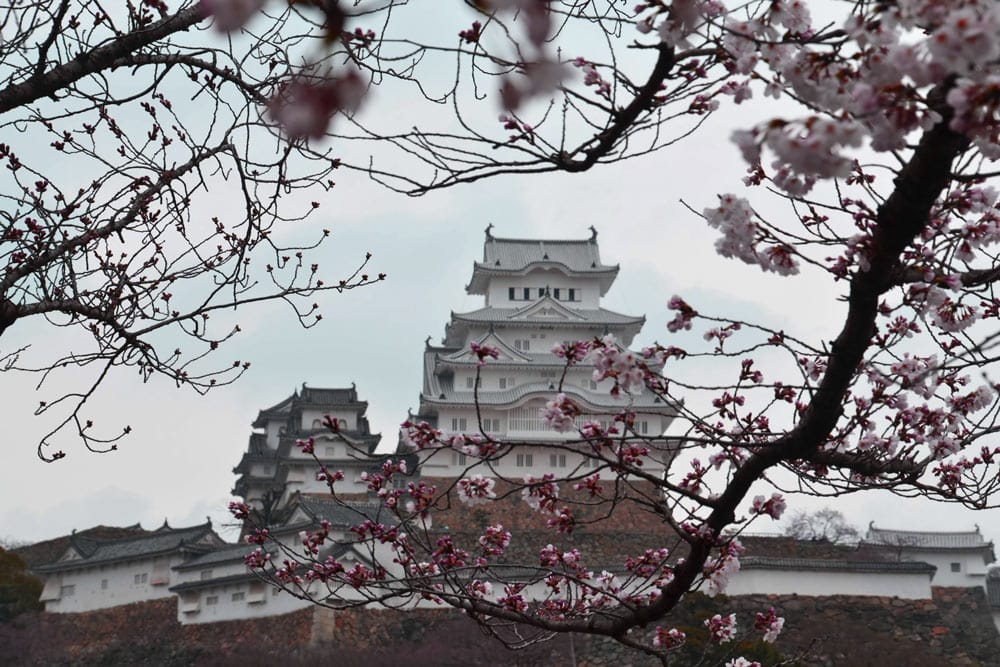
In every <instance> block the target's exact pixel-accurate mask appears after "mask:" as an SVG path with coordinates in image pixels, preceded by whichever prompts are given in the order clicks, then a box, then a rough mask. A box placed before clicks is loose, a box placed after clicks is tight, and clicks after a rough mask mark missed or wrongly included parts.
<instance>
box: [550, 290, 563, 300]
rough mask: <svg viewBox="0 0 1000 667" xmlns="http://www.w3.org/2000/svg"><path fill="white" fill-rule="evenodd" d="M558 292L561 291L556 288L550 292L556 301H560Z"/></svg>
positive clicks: (560, 297) (560, 296)
mask: <svg viewBox="0 0 1000 667" xmlns="http://www.w3.org/2000/svg"><path fill="white" fill-rule="evenodd" d="M560 292H561V290H560V289H559V288H558V287H557V288H555V289H554V290H552V296H554V297H555V298H556V301H562V295H561V294H560Z"/></svg>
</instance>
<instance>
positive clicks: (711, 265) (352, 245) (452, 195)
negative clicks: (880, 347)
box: [0, 96, 1000, 541]
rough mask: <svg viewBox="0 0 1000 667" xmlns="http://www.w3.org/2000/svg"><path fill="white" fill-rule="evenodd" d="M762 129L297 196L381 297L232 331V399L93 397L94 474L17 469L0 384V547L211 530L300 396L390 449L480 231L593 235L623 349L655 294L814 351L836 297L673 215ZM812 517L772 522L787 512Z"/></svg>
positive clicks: (997, 529) (688, 217)
mask: <svg viewBox="0 0 1000 667" xmlns="http://www.w3.org/2000/svg"><path fill="white" fill-rule="evenodd" d="M370 104H371V105H372V106H373V110H372V111H371V113H372V114H377V113H379V109H380V107H378V105H379V104H381V105H382V107H381V109H385V108H387V105H397V104H405V101H404V100H397V99H391V100H387V99H386V98H385V97H384V96H383V97H382V98H381V99H379V97H378V96H376V97H375V98H373V99H372V100H371V101H370ZM495 111H496V109H492V110H490V113H491V114H492V113H495ZM764 114H765V112H764V111H762V110H756V111H755V107H752V106H748V107H741V108H739V109H737V110H735V111H726V112H724V113H720V114H718V116H717V117H715V118H713V119H712V120H711V121H710V122H709V123H708V124H707V125H706V126H705V127H704V128H703V129H702V130H701V131H700V132H699V133H698V134H696V135H695V136H693V137H692V138H690V139H689V140H687V141H685V142H684V143H682V144H680V145H678V146H676V147H674V148H672V149H669V150H666V151H663V152H660V153H658V154H656V155H653V156H651V157H647V158H643V159H639V160H635V161H631V162H627V163H624V164H619V165H614V166H607V167H599V168H597V169H595V170H592V171H591V172H588V173H584V174H578V175H572V176H569V175H541V176H528V177H504V178H498V179H492V180H486V181H481V182H478V183H475V184H472V185H467V186H461V187H456V188H452V189H449V190H444V191H440V192H435V193H431V194H429V195H426V196H424V197H421V198H416V199H414V198H408V197H405V196H403V195H397V194H394V193H391V192H388V191H386V190H385V189H382V188H380V187H378V186H377V185H375V184H372V183H370V182H368V181H367V180H365V178H364V177H363V176H361V175H358V174H354V173H350V172H341V173H338V175H337V176H338V184H337V187H336V188H334V190H333V191H332V192H330V193H328V194H322V193H314V194H309V195H306V197H308V198H314V199H319V200H320V201H321V202H322V204H323V206H322V207H321V209H320V212H321V215H320V216H318V217H315V218H313V219H312V222H311V223H309V224H313V225H316V226H317V227H329V228H330V229H331V230H332V232H333V234H332V237H331V239H330V242H329V243H328V244H327V246H326V247H325V248H324V250H323V251H322V255H321V264H322V265H323V267H324V270H329V271H331V272H332V274H333V275H334V276H336V275H337V274H338V272H337V271H336V270H333V267H338V266H343V267H348V266H353V263H354V262H356V261H358V260H359V259H360V258H362V257H363V255H364V253H365V252H367V251H370V252H372V253H373V259H372V263H371V267H370V269H371V271H370V272H372V273H374V272H379V271H384V272H385V273H387V274H388V279H387V280H386V281H385V282H384V283H382V284H379V285H377V286H374V287H370V288H366V289H364V290H358V291H354V292H350V293H347V294H343V295H326V296H324V297H323V300H322V301H321V304H320V305H321V306H322V312H323V314H324V319H323V321H322V323H321V324H320V325H319V326H317V327H316V328H314V329H312V330H310V331H303V330H301V329H300V328H299V327H298V326H297V325H296V324H295V322H294V320H293V319H291V318H289V317H288V314H287V312H286V311H285V310H284V309H283V308H282V307H281V306H280V305H265V306H262V307H256V308H250V309H246V310H245V311H243V312H242V313H240V315H239V317H238V320H239V322H240V325H241V327H242V328H243V330H244V334H242V335H241V336H240V338H239V341H238V342H237V343H236V344H235V345H236V349H230V350H228V351H227V352H226V354H227V355H229V356H232V357H234V358H239V359H246V360H249V361H251V362H252V367H251V369H250V370H249V372H248V373H247V374H246V375H245V376H244V377H243V378H242V379H241V380H240V381H239V382H237V383H236V384H235V385H233V386H231V387H227V388H223V389H220V390H218V391H214V392H211V393H209V394H208V395H207V396H204V397H202V396H198V395H196V394H194V393H193V392H191V391H190V390H186V389H179V390H178V389H175V388H174V387H173V386H172V385H171V384H170V383H168V382H164V381H162V380H160V379H154V380H152V381H150V382H149V383H147V384H145V385H143V384H142V383H141V382H140V381H139V379H138V378H137V377H136V376H135V375H134V374H130V373H119V374H118V375H115V376H113V377H112V378H111V379H110V380H109V382H108V383H106V385H105V387H104V389H103V392H102V395H101V396H100V398H99V399H98V401H96V403H95V405H94V408H93V410H92V414H93V415H94V416H95V421H96V422H97V423H98V424H99V425H101V424H107V425H112V424H124V423H127V424H129V425H131V426H132V428H133V433H132V435H131V436H130V437H129V438H128V440H127V441H125V442H124V443H123V444H122V446H121V448H120V449H119V451H117V452H115V453H112V454H107V455H95V454H90V453H88V452H86V451H85V450H83V448H82V447H80V446H78V445H76V444H74V443H67V444H66V446H65V447H64V449H65V450H66V452H67V454H68V456H67V457H66V458H65V459H64V460H62V461H60V462H58V463H56V464H46V463H43V462H42V461H40V460H39V459H38V458H37V457H36V455H35V445H36V443H37V440H38V438H39V437H40V435H41V434H42V433H44V431H45V430H46V426H47V425H48V422H44V421H43V420H42V419H41V418H37V417H34V416H32V411H33V410H34V408H35V406H37V404H38V401H39V400H44V397H43V396H41V395H40V394H38V393H37V392H36V391H35V390H34V380H33V378H31V377H24V376H14V375H11V374H9V373H8V374H5V375H3V376H0V382H2V383H3V397H4V409H3V415H4V417H5V426H6V429H5V432H4V435H3V436H2V440H3V444H4V452H5V458H4V464H3V466H2V467H0V499H2V501H3V502H2V505H0V537H2V538H7V539H14V540H30V541H34V540H40V539H45V538H49V537H54V536H57V535H60V534H65V533H67V532H69V531H70V530H71V529H73V528H77V529H82V528H87V527H90V526H93V525H96V524H105V525H126V524H132V523H135V522H141V523H142V525H143V526H144V527H146V528H152V527H155V526H157V525H159V524H160V523H162V521H163V520H164V519H165V518H166V519H169V521H170V523H171V524H172V525H185V524H192V523H196V522H201V521H204V519H205V517H206V516H211V517H212V518H213V520H215V521H216V522H224V521H227V520H228V514H227V513H226V511H225V507H226V504H227V502H228V501H229V500H230V495H229V492H230V490H231V488H232V486H233V483H234V481H235V476H234V475H233V474H232V468H233V466H235V465H236V463H237V462H238V461H239V460H240V457H241V454H242V452H243V451H244V450H245V448H246V444H247V438H248V436H249V435H250V423H251V421H252V420H253V418H254V417H255V416H256V414H257V411H258V410H259V409H261V408H264V407H267V406H270V405H272V404H274V403H277V402H278V401H280V400H281V399H283V398H285V397H286V396H288V395H289V394H290V393H291V392H292V391H293V390H294V389H296V388H297V387H299V386H301V384H302V383H307V384H309V385H311V386H320V387H336V386H347V385H350V384H351V383H352V382H354V383H356V384H357V387H358V392H359V394H360V396H361V397H362V398H363V399H364V400H367V401H368V402H369V404H370V407H369V418H370V420H371V423H372V427H373V430H375V431H377V432H381V433H382V435H383V442H389V443H392V444H394V443H395V441H396V432H397V428H398V424H399V423H400V422H401V421H402V420H403V419H405V418H406V414H407V410H408V409H410V408H415V407H416V405H417V396H418V393H419V391H420V386H421V384H420V377H421V368H420V364H421V351H422V350H423V346H424V340H425V338H426V337H427V336H428V335H430V336H432V337H433V338H434V339H435V340H437V339H439V338H440V337H441V336H442V335H443V332H444V326H445V324H446V323H447V321H448V317H449V313H450V312H451V311H464V310H471V309H474V308H476V307H479V306H481V305H482V301H481V297H473V296H469V295H466V294H465V292H464V286H465V285H466V284H467V283H468V280H469V278H470V276H471V269H472V263H473V262H474V261H475V260H477V259H480V258H481V255H482V243H483V239H484V234H483V230H484V228H485V227H486V225H487V224H490V223H492V224H494V225H495V227H494V229H493V233H494V234H495V235H497V236H502V237H527V238H552V239H563V238H586V237H587V236H588V235H589V233H590V232H589V230H588V227H589V226H590V225H594V226H595V227H596V228H597V229H598V231H599V234H600V236H599V241H600V247H601V254H602V259H603V261H604V262H605V263H609V264H615V263H617V264H620V265H621V271H620V274H619V278H618V280H617V282H616V283H615V285H614V287H613V288H612V290H611V291H610V293H609V294H608V296H607V298H606V300H605V305H606V306H607V307H609V308H611V309H614V310H618V311H620V312H624V313H628V314H636V315H640V314H644V315H645V316H646V318H647V324H646V326H645V328H644V330H643V332H642V333H641V334H640V336H639V337H638V339H637V341H636V346H637V347H638V346H641V345H643V344H648V343H650V342H652V341H654V340H657V339H659V340H665V339H666V336H667V332H666V329H665V323H666V322H667V320H668V319H670V318H669V317H668V316H667V311H666V302H667V300H668V299H669V298H670V296H671V295H672V294H681V295H682V296H684V297H685V298H686V299H687V300H688V301H689V302H691V303H692V304H693V305H695V307H697V308H699V309H701V310H704V311H711V312H715V313H720V314H721V313H728V314H730V315H733V316H736V317H750V316H753V318H754V319H757V320H759V321H762V322H766V323H768V324H770V325H771V326H774V327H775V328H784V329H786V330H787V331H789V332H795V333H796V334H797V335H799V336H801V337H804V338H806V339H807V340H812V341H817V342H818V341H822V340H830V339H832V338H834V337H835V335H836V332H837V325H838V323H839V315H841V314H842V311H841V305H840V304H839V303H838V302H837V300H836V297H837V296H838V294H839V293H840V290H842V289H843V285H842V284H840V285H834V284H831V283H830V282H829V281H828V280H826V279H825V278H817V277H811V276H808V275H807V276H806V277H805V278H803V279H795V278H779V277H775V276H773V275H771V276H766V275H763V274H762V273H761V272H760V271H759V270H757V269H753V268H751V267H747V266H744V265H742V264H739V263H737V262H734V261H729V260H724V259H722V258H720V257H718V256H717V255H716V253H715V251H714V248H713V243H714V239H715V233H714V232H713V231H712V230H710V229H708V228H707V226H706V225H705V224H704V222H703V221H702V220H701V219H700V218H698V217H697V216H695V215H693V214H691V213H690V212H689V211H688V210H687V209H686V208H685V207H683V206H682V205H681V204H680V200H681V199H682V198H683V199H684V200H685V201H687V202H689V203H690V204H692V205H693V206H694V208H695V209H698V210H700V209H701V208H703V207H705V206H709V205H712V204H713V203H714V202H715V201H716V199H715V195H716V194H717V193H722V192H727V191H739V190H741V189H742V184H741V181H740V179H741V178H742V176H743V174H744V165H743V163H742V160H741V159H740V157H739V154H738V151H737V150H736V149H735V148H734V147H733V146H732V145H731V144H730V143H729V142H728V135H729V133H730V132H731V130H732V129H733V128H735V127H747V126H749V125H750V124H751V123H752V122H755V121H757V120H762V119H764V118H765V117H766V116H765V115H764ZM754 204H755V206H761V207H765V208H766V207H767V206H768V204H767V203H766V202H758V201H754ZM775 210H776V212H780V209H775ZM328 267H329V268H328ZM331 277H332V276H331ZM11 334H12V341H11V343H12V344H13V343H15V342H30V343H31V344H32V345H33V349H34V350H35V351H39V350H45V349H46V347H47V346H52V345H54V344H55V342H54V339H53V338H52V337H57V336H61V335H62V332H61V331H53V330H51V329H48V328H46V327H44V326H42V325H39V324H38V323H31V322H29V323H19V324H18V325H17V327H15V328H12V329H11ZM4 343H5V348H6V345H7V344H8V342H7V341H6V340H5V341H4ZM775 426H778V425H776V424H775ZM824 504H826V503H825V502H823V501H816V500H811V499H810V500H803V501H801V502H799V501H794V502H792V503H790V505H791V507H792V509H796V508H798V507H805V508H818V507H821V506H823V505H824ZM835 507H836V508H837V509H840V510H841V511H842V512H843V513H844V514H845V515H846V516H847V518H848V519H849V520H850V521H851V522H852V523H854V524H856V525H858V526H864V525H867V523H868V522H869V521H872V520H875V521H876V522H877V523H878V525H879V526H884V527H891V528H909V529H937V530H963V529H972V527H973V525H974V524H976V523H978V524H979V525H980V526H981V527H982V529H983V532H984V533H986V534H987V536H988V537H989V538H990V539H997V538H1000V515H998V514H997V513H996V511H988V512H982V513H974V512H971V511H966V510H962V509H960V508H956V507H947V506H943V505H935V504H931V503H927V502H922V501H903V500H898V499H894V498H890V497H887V496H885V495H884V494H878V495H876V494H856V495H853V496H849V497H845V498H841V499H838V500H836V501H835ZM760 527H761V529H765V528H766V526H764V525H763V524H760Z"/></svg>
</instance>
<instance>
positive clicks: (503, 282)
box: [486, 269, 600, 308]
mask: <svg viewBox="0 0 1000 667" xmlns="http://www.w3.org/2000/svg"><path fill="white" fill-rule="evenodd" d="M511 287H513V288H514V292H515V294H514V295H515V296H516V297H518V298H517V299H515V300H514V301H511V300H510V288H511ZM525 287H528V288H530V289H531V299H530V300H528V301H525V300H524V299H522V298H521V297H522V296H523V294H524V288H525ZM539 287H548V288H550V289H555V288H557V287H558V288H560V289H561V290H567V289H569V288H573V289H575V290H576V292H577V293H576V297H577V299H579V300H578V301H563V303H565V304H566V305H567V306H569V307H571V308H597V306H598V303H599V300H600V283H599V282H598V281H597V280H595V279H593V278H578V277H573V278H571V277H570V276H567V275H566V274H565V273H563V272H562V271H559V270H556V269H538V270H535V271H531V272H530V273H528V274H526V275H524V276H511V277H509V278H507V277H504V278H494V279H493V280H491V281H490V286H489V289H488V290H487V295H486V305H487V306H492V307H494V308H521V307H523V306H526V305H528V304H529V303H531V302H532V301H537V300H538V288H539ZM561 296H562V297H563V299H565V298H566V294H561Z"/></svg>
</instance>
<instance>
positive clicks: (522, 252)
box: [466, 225, 618, 295]
mask: <svg viewBox="0 0 1000 667" xmlns="http://www.w3.org/2000/svg"><path fill="white" fill-rule="evenodd" d="M492 227H493V225H490V226H489V227H487V228H486V241H485V243H483V261H482V262H476V263H475V264H474V265H473V270H472V280H471V281H470V282H469V285H468V287H466V290H467V291H468V292H469V293H470V294H485V293H486V289H487V285H488V284H489V279H490V278H491V277H492V276H494V275H511V274H519V273H520V274H523V273H527V272H528V271H529V270H531V269H535V268H552V269H556V270H559V271H562V272H563V273H565V274H567V275H582V276H593V277H599V278H601V294H602V295H603V294H604V293H606V292H607V290H608V288H609V287H611V283H612V282H614V279H615V276H616V275H617V274H618V266H617V265H615V266H610V265H606V264H602V263H601V255H600V251H599V250H598V247H597V230H595V229H594V228H593V227H591V228H590V229H591V232H592V234H591V236H590V238H589V239H574V240H564V239H560V240H554V239H502V238H498V237H496V236H493V234H492V233H491V228H492Z"/></svg>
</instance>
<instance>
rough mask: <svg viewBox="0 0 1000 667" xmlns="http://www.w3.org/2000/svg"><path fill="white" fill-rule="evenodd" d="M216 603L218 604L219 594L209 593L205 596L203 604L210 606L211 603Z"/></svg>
mask: <svg viewBox="0 0 1000 667" xmlns="http://www.w3.org/2000/svg"><path fill="white" fill-rule="evenodd" d="M216 604H219V596H218V595H209V596H208V597H207V598H205V606H206V607H211V606H212V605H216Z"/></svg>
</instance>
